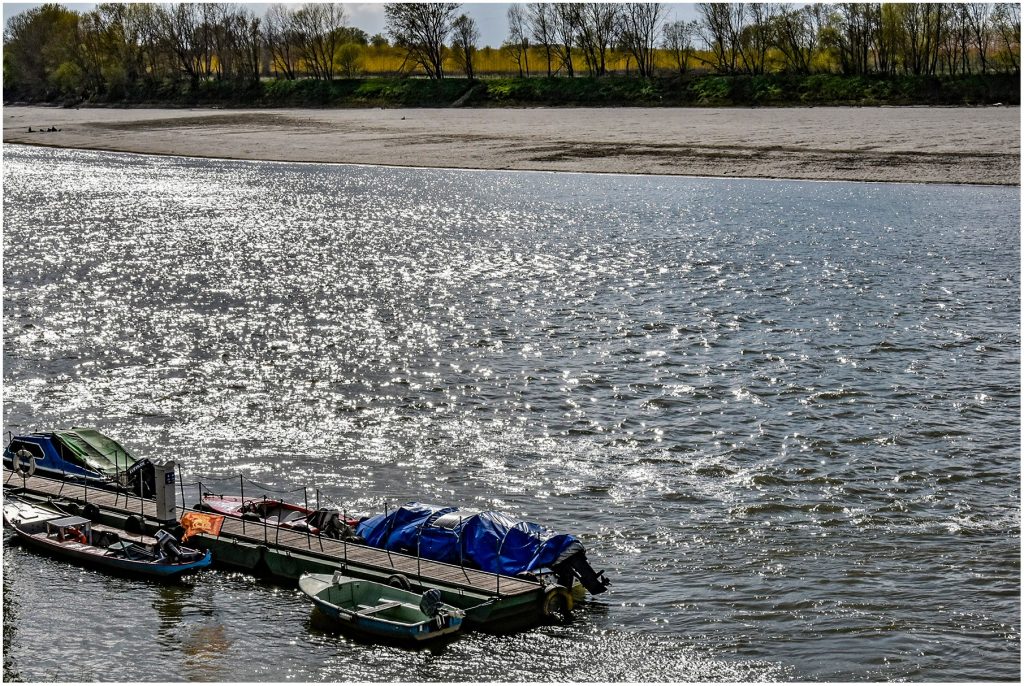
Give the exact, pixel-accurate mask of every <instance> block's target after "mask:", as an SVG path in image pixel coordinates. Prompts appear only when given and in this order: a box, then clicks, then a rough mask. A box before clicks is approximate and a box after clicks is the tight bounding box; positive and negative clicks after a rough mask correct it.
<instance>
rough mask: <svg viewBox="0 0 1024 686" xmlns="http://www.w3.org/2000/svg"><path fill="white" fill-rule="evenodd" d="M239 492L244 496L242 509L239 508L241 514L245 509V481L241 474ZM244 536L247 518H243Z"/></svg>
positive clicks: (239, 476)
mask: <svg viewBox="0 0 1024 686" xmlns="http://www.w3.org/2000/svg"><path fill="white" fill-rule="evenodd" d="M238 492H239V493H241V494H242V507H240V508H239V512H241V511H242V510H244V509H245V479H244V478H243V477H242V475H241V474H239V475H238ZM242 514H245V512H242ZM242 535H243V536H245V517H242Z"/></svg>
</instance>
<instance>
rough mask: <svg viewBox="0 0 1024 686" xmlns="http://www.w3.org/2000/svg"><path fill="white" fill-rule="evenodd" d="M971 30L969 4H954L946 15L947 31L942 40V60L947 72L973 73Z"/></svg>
mask: <svg viewBox="0 0 1024 686" xmlns="http://www.w3.org/2000/svg"><path fill="white" fill-rule="evenodd" d="M970 45H971V32H970V28H969V26H968V20H967V5H954V6H953V7H951V8H950V12H949V14H948V15H947V16H946V32H945V36H944V37H943V40H942V47H941V52H942V61H943V63H944V67H945V70H946V72H947V73H950V74H956V73H958V72H959V73H961V74H970V73H971V60H970V57H971V50H970Z"/></svg>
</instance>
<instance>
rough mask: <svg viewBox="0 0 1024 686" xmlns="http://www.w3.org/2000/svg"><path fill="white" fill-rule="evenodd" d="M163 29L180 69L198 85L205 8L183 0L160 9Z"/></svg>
mask: <svg viewBox="0 0 1024 686" xmlns="http://www.w3.org/2000/svg"><path fill="white" fill-rule="evenodd" d="M157 12H158V14H157V17H158V21H159V26H160V32H161V34H163V36H164V40H165V41H166V42H167V46H168V48H169V49H170V51H171V52H172V53H173V55H174V57H175V62H176V64H177V67H178V69H180V70H181V72H182V73H183V74H185V76H187V77H188V79H189V81H191V83H192V86H193V87H197V86H198V85H199V79H200V76H201V75H202V71H201V69H202V66H201V65H202V64H203V56H204V50H205V45H204V42H203V40H202V37H201V34H200V27H201V26H202V21H203V19H202V12H201V10H200V7H199V5H197V4H195V3H189V2H182V3H178V4H176V5H168V6H166V7H160V8H159V9H158V10H157Z"/></svg>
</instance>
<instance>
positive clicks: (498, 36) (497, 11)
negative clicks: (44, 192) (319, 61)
mask: <svg viewBox="0 0 1024 686" xmlns="http://www.w3.org/2000/svg"><path fill="white" fill-rule="evenodd" d="M58 2H59V0H58ZM41 4H42V3H39V2H5V3H3V6H4V25H5V26H6V25H7V20H8V19H9V18H11V17H13V16H14V15H16V14H20V13H21V12H24V11H25V10H27V9H31V8H33V7H38V6H39V5H41ZM60 4H62V5H64V6H65V7H67V8H68V9H72V10H75V11H78V12H88V11H89V10H91V9H93V8H94V7H96V3H91V2H62V3H60ZM239 4H246V5H248V6H249V7H251V8H252V10H253V11H254V12H255V13H256V14H260V15H262V14H263V13H264V12H265V11H266V9H267V6H268V5H270V4H271V3H267V2H253V3H239ZM341 4H343V5H344V6H345V9H346V11H347V12H348V17H349V19H348V23H349V24H350V25H351V26H356V27H358V28H360V29H362V30H363V31H366V33H368V34H369V35H371V36H372V35H373V34H375V33H383V32H384V3H383V2H345V3H341ZM510 4H511V3H508V2H467V3H463V5H462V11H463V12H465V13H466V14H468V15H469V16H471V17H473V19H475V20H476V23H477V26H478V27H479V29H480V45H481V46H484V45H489V46H491V47H495V48H496V47H499V46H500V45H501V44H502V43H503V42H504V41H505V38H506V37H507V36H508V20H507V19H506V18H505V13H506V12H507V11H508V7H509V5H510ZM695 14H696V13H695V12H694V9H693V5H692V4H688V5H683V4H670V5H669V6H668V12H667V19H669V20H674V19H693V18H694V16H695Z"/></svg>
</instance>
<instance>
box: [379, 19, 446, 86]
mask: <svg viewBox="0 0 1024 686" xmlns="http://www.w3.org/2000/svg"><path fill="white" fill-rule="evenodd" d="M459 7H460V5H459V3H454V2H435V3H395V4H390V5H385V6H384V15H385V17H386V24H385V25H386V27H387V32H388V33H389V34H390V35H391V38H392V39H393V40H394V42H395V45H397V46H399V47H401V48H404V49H405V51H406V60H410V59H411V60H412V61H413V62H414V63H416V64H419V65H420V66H422V67H423V69H424V71H426V72H427V76H429V77H430V78H432V79H443V78H444V43H445V41H446V40H447V39H448V34H450V33H451V31H452V22H453V21H454V20H455V13H456V12H458V10H459Z"/></svg>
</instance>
